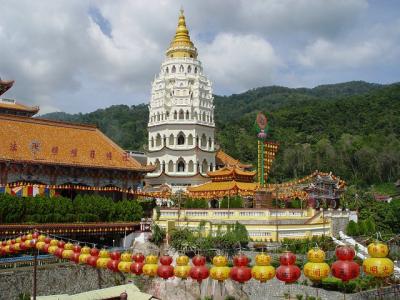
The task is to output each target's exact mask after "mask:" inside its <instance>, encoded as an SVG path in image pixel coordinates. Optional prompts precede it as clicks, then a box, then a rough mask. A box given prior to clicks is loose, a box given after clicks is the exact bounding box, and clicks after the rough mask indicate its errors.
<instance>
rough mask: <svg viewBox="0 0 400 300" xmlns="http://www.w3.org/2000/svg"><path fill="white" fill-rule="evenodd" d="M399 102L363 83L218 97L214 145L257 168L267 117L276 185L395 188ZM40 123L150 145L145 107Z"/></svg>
mask: <svg viewBox="0 0 400 300" xmlns="http://www.w3.org/2000/svg"><path fill="white" fill-rule="evenodd" d="M399 100H400V84H399V83H398V84H391V85H378V84H371V83H366V82H361V81H353V82H347V83H340V84H332V85H321V86H318V87H315V88H312V89H307V88H296V89H291V88H286V87H278V86H271V87H262V88H257V89H252V90H249V91H247V92H245V93H242V94H235V95H231V96H224V97H221V96H215V102H214V103H215V107H216V108H215V119H216V121H217V130H216V139H217V142H218V143H219V144H220V145H221V147H222V148H223V149H224V150H225V151H227V152H228V153H229V154H231V155H233V156H234V157H237V158H239V159H241V160H242V161H246V162H252V163H253V164H255V163H256V147H255V145H256V139H255V133H254V131H253V128H254V119H255V116H256V114H257V112H258V111H264V112H265V113H266V114H267V117H268V119H269V138H270V139H272V140H276V141H279V143H280V145H281V147H280V150H279V153H278V156H277V160H276V162H275V164H274V166H273V170H272V174H271V175H272V178H271V180H284V179H286V178H293V177H299V176H302V175H305V174H309V173H310V172H312V171H313V170H315V169H319V170H325V171H332V172H334V173H335V174H337V175H339V176H341V177H343V178H345V179H346V180H347V181H351V182H353V183H358V184H371V183H379V182H386V181H394V180H396V179H397V178H398V177H400V176H399V174H400V136H399V135H400V101H399ZM42 117H45V118H50V119H57V120H65V121H71V122H80V123H93V124H97V125H98V126H99V127H100V129H101V130H102V131H103V132H104V133H105V134H107V135H108V136H109V137H110V138H112V139H113V140H114V141H116V142H117V143H118V144H119V145H121V146H122V147H123V148H126V149H143V147H144V146H145V144H146V140H147V139H146V134H147V131H146V126H147V121H148V110H147V106H146V105H144V104H141V105H136V106H131V107H129V106H127V105H115V106H111V107H109V108H106V109H99V110H96V111H94V112H92V113H88V114H74V115H70V114H66V113H51V114H47V115H44V116H42Z"/></svg>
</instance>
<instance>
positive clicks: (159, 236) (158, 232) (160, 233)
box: [150, 224, 166, 246]
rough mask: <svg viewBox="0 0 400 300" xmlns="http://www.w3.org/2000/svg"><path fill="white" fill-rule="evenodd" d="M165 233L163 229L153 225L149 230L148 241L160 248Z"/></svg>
mask: <svg viewBox="0 0 400 300" xmlns="http://www.w3.org/2000/svg"><path fill="white" fill-rule="evenodd" d="M165 236H166V232H165V230H164V229H163V228H161V227H160V226H158V225H157V224H154V225H153V226H152V228H151V239H150V241H151V242H152V243H154V244H156V245H157V246H160V245H161V244H162V243H163V242H164V239H165Z"/></svg>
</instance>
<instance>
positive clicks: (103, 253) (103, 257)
mask: <svg viewBox="0 0 400 300" xmlns="http://www.w3.org/2000/svg"><path fill="white" fill-rule="evenodd" d="M110 260H111V258H110V253H109V252H108V251H107V250H105V249H101V250H100V252H99V258H98V259H97V261H96V266H97V267H98V268H100V269H106V268H107V263H108V262H109V261H110Z"/></svg>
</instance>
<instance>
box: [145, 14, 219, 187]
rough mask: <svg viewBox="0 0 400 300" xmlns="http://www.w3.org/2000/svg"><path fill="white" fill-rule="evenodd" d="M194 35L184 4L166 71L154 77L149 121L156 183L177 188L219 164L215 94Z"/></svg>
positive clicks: (152, 181)
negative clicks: (184, 10) (216, 157)
mask: <svg viewBox="0 0 400 300" xmlns="http://www.w3.org/2000/svg"><path fill="white" fill-rule="evenodd" d="M197 56H198V53H197V49H196V47H195V46H194V44H193V42H192V41H191V39H190V35H189V30H188V29H187V27H186V21H185V16H184V14H183V10H181V11H180V15H179V20H178V26H177V28H176V33H175V36H174V38H173V40H172V42H171V44H170V46H169V48H168V49H167V51H166V58H165V60H164V62H163V63H162V65H161V70H160V73H159V74H158V75H157V76H156V78H155V80H154V81H153V83H152V90H151V99H150V104H149V123H148V133H149V136H148V138H149V141H148V163H151V164H153V165H155V166H156V170H155V172H153V173H150V174H148V176H147V183H148V184H150V185H151V186H154V187H156V186H161V185H163V184H168V185H170V186H171V187H172V189H173V190H175V191H176V190H179V189H186V187H187V186H190V185H197V184H201V183H204V182H206V181H207V180H208V179H207V175H206V174H207V172H208V171H213V170H214V169H215V145H214V131H215V123H214V102H213V101H214V98H213V96H212V88H211V82H210V80H208V78H207V77H206V76H205V75H204V74H203V67H202V64H201V62H200V61H199V60H198V59H197Z"/></svg>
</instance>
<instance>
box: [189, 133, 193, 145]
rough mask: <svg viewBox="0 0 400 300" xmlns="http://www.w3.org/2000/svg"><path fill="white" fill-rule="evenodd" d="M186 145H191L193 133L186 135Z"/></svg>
mask: <svg viewBox="0 0 400 300" xmlns="http://www.w3.org/2000/svg"><path fill="white" fill-rule="evenodd" d="M188 145H193V135H192V134H189V136H188Z"/></svg>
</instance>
